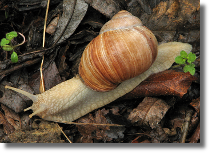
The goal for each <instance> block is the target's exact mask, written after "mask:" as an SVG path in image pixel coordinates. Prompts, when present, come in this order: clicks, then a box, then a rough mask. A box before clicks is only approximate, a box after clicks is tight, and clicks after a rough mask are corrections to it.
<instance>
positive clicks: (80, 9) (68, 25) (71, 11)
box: [53, 0, 88, 43]
mask: <svg viewBox="0 0 210 153" xmlns="http://www.w3.org/2000/svg"><path fill="white" fill-rule="evenodd" d="M75 3H76V4H75ZM74 4H75V5H74ZM87 9H88V5H87V3H85V2H84V1H83V0H76V1H75V0H73V1H63V14H62V16H61V17H60V19H59V21H58V26H57V30H56V32H55V35H54V38H53V40H54V42H56V40H57V39H58V38H59V37H60V35H62V36H61V38H60V39H59V41H58V42H57V43H61V42H63V41H65V40H66V39H67V38H69V37H70V36H71V35H72V34H73V33H74V31H75V30H76V28H77V27H78V25H79V24H80V22H81V21H82V19H83V17H84V16H85V14H86V11H87ZM63 30H65V32H64V33H63Z"/></svg>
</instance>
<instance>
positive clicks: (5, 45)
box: [1, 31, 25, 63]
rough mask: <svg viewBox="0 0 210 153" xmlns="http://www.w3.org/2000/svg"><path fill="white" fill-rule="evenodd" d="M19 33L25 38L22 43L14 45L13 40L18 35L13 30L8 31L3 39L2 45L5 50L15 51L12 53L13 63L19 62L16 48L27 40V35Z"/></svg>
mask: <svg viewBox="0 0 210 153" xmlns="http://www.w3.org/2000/svg"><path fill="white" fill-rule="evenodd" d="M19 34H20V35H21V36H22V37H23V39H24V40H23V42H22V43H20V44H18V45H15V46H13V45H12V42H11V40H12V39H13V38H15V37H17V36H18V34H17V32H16V31H11V32H9V33H7V34H6V38H3V39H1V47H2V49H3V50H5V51H13V52H12V54H11V61H12V62H13V63H17V62H18V55H17V53H16V52H15V48H16V47H17V46H20V45H22V44H23V43H24V42H25V37H24V36H23V35H22V34H21V33H19Z"/></svg>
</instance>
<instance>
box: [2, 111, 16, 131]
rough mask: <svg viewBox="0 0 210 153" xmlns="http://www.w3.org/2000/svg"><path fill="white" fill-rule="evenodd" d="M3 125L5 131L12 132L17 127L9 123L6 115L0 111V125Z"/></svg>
mask: <svg viewBox="0 0 210 153" xmlns="http://www.w3.org/2000/svg"><path fill="white" fill-rule="evenodd" d="M1 124H2V125H3V129H4V133H6V134H10V133H12V132H14V131H15V128H14V127H13V126H12V125H11V124H9V122H8V121H7V119H6V118H5V115H4V114H3V113H2V112H1V111H0V125H1Z"/></svg>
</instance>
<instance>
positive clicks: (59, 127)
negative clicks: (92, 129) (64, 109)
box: [57, 123, 72, 143]
mask: <svg viewBox="0 0 210 153" xmlns="http://www.w3.org/2000/svg"><path fill="white" fill-rule="evenodd" d="M57 125H58V123H57ZM58 128H59V129H60V130H61V132H62V133H63V135H64V136H65V137H66V139H67V140H68V142H69V143H72V142H71V140H70V139H69V138H68V137H67V135H66V134H65V133H64V132H63V130H62V129H61V127H60V126H59V125H58Z"/></svg>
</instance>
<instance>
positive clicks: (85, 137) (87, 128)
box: [77, 110, 112, 143]
mask: <svg viewBox="0 0 210 153" xmlns="http://www.w3.org/2000/svg"><path fill="white" fill-rule="evenodd" d="M78 123H88V124H84V125H77V127H78V131H79V132H80V134H81V135H82V137H81V139H80V142H83V143H92V142H93V139H97V140H103V141H111V140H112V139H111V138H109V137H108V136H107V134H106V131H107V130H110V128H109V126H101V125H99V126H98V125H94V124H93V123H96V124H108V121H107V120H106V118H105V117H104V116H103V114H102V112H101V110H98V111H97V112H96V114H95V117H93V116H92V114H89V115H86V116H84V117H82V118H80V119H79V120H78ZM91 123H92V124H91Z"/></svg>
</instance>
